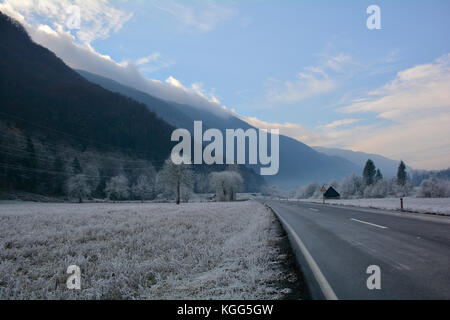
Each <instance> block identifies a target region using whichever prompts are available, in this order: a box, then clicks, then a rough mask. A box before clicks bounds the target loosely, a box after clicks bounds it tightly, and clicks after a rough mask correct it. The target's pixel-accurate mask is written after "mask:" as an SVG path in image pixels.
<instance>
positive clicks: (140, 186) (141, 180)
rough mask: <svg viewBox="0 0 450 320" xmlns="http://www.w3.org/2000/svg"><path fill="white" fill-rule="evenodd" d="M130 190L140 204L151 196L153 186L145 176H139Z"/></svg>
mask: <svg viewBox="0 0 450 320" xmlns="http://www.w3.org/2000/svg"><path fill="white" fill-rule="evenodd" d="M131 190H132V193H133V195H135V196H137V197H138V198H139V199H140V200H141V201H142V202H144V200H145V199H149V198H151V197H152V196H153V186H152V183H151V181H150V179H149V177H148V176H146V175H140V176H139V177H138V179H137V181H136V183H135V184H134V185H133V187H132V188H131Z"/></svg>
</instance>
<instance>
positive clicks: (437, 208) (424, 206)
mask: <svg viewBox="0 0 450 320" xmlns="http://www.w3.org/2000/svg"><path fill="white" fill-rule="evenodd" d="M298 201H305V202H316V203H322V200H321V199H305V200H298ZM326 203H329V204H339V205H347V206H355V207H367V208H377V209H387V210H400V198H384V199H345V200H326ZM403 206H404V209H405V210H407V211H412V212H420V213H435V214H445V215H450V198H412V197H406V198H403Z"/></svg>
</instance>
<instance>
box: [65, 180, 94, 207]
mask: <svg viewBox="0 0 450 320" xmlns="http://www.w3.org/2000/svg"><path fill="white" fill-rule="evenodd" d="M67 194H68V195H69V197H72V198H76V199H78V202H80V203H81V202H83V199H85V198H86V197H88V196H89V195H90V194H91V188H90V186H89V183H88V179H87V178H86V176H85V175H84V174H77V175H76V176H73V177H71V178H70V179H69V180H68V181H67Z"/></svg>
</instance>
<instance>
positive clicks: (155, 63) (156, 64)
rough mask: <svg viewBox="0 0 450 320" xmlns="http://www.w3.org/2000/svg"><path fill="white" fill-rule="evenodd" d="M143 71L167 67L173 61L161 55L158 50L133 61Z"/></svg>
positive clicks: (153, 70) (172, 63)
mask: <svg viewBox="0 0 450 320" xmlns="http://www.w3.org/2000/svg"><path fill="white" fill-rule="evenodd" d="M134 63H135V64H136V65H137V66H139V67H140V69H141V70H142V71H143V72H155V71H158V70H160V69H164V68H169V67H170V66H172V65H174V64H175V63H174V62H173V61H172V60H167V59H164V58H163V57H162V55H161V54H160V53H159V52H155V53H152V54H150V55H148V56H145V57H142V58H139V59H137V60H136V61H135V62H134Z"/></svg>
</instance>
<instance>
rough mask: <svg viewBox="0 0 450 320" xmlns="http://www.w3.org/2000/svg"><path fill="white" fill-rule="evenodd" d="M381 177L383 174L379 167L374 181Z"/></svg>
mask: <svg viewBox="0 0 450 320" xmlns="http://www.w3.org/2000/svg"><path fill="white" fill-rule="evenodd" d="M382 179H383V175H382V174H381V171H380V169H377V173H376V174H375V182H378V181H380V180H382Z"/></svg>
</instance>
